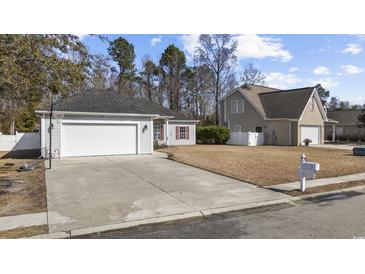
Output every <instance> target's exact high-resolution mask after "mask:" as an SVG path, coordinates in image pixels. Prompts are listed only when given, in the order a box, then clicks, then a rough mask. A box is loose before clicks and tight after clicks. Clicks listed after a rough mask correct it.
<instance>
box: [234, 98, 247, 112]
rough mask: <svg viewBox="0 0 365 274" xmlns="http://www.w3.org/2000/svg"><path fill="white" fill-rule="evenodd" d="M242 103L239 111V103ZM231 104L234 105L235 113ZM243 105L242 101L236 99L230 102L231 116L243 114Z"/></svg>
mask: <svg viewBox="0 0 365 274" xmlns="http://www.w3.org/2000/svg"><path fill="white" fill-rule="evenodd" d="M240 102H242V111H239V103H240ZM233 104H236V111H233ZM244 112H245V104H244V100H243V99H237V100H232V101H231V114H237V113H244Z"/></svg>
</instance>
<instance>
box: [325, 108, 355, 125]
mask: <svg viewBox="0 0 365 274" xmlns="http://www.w3.org/2000/svg"><path fill="white" fill-rule="evenodd" d="M360 113H361V109H348V110H334V111H328V113H327V116H328V118H331V119H333V120H336V121H338V122H339V124H344V125H357V123H358V117H359V115H360Z"/></svg>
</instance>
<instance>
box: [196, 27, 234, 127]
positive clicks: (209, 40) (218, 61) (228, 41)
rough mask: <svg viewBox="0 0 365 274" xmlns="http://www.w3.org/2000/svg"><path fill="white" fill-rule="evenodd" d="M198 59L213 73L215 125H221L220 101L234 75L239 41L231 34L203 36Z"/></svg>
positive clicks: (198, 49)
mask: <svg viewBox="0 0 365 274" xmlns="http://www.w3.org/2000/svg"><path fill="white" fill-rule="evenodd" d="M199 44H200V45H199V46H198V48H197V50H196V58H197V59H198V60H199V61H200V63H201V64H204V65H206V66H208V67H209V68H210V70H211V71H212V73H213V82H214V86H213V91H214V101H215V123H216V124H218V123H219V118H218V114H219V110H218V101H219V99H220V97H221V95H222V93H223V91H224V88H223V87H224V85H225V84H226V82H227V79H228V78H229V77H230V75H231V74H232V70H233V68H234V66H235V63H236V59H237V58H236V55H235V52H236V49H237V41H235V40H233V39H232V37H231V36H230V35H229V34H213V35H210V34H202V35H200V37H199Z"/></svg>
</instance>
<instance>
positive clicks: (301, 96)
mask: <svg viewBox="0 0 365 274" xmlns="http://www.w3.org/2000/svg"><path fill="white" fill-rule="evenodd" d="M313 89H314V88H313V87H307V88H300V89H292V90H280V91H274V92H267V93H260V94H259V97H260V100H261V103H262V105H263V108H264V111H265V114H266V117H268V118H272V119H273V118H288V119H299V118H300V117H301V115H302V113H303V111H304V109H305V107H306V106H307V103H308V101H309V99H310V97H311V96H312V94H313Z"/></svg>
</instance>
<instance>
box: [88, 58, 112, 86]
mask: <svg viewBox="0 0 365 274" xmlns="http://www.w3.org/2000/svg"><path fill="white" fill-rule="evenodd" d="M90 64H91V69H90V76H89V77H88V80H87V81H88V83H87V87H89V88H92V89H100V90H105V89H109V88H111V83H110V77H111V65H110V62H109V58H107V57H106V56H103V55H92V56H90Z"/></svg>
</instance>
